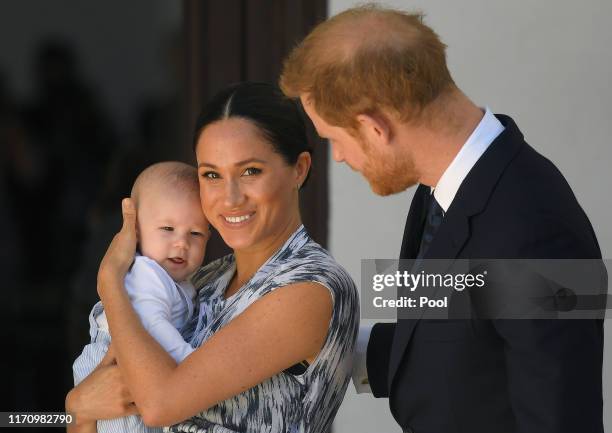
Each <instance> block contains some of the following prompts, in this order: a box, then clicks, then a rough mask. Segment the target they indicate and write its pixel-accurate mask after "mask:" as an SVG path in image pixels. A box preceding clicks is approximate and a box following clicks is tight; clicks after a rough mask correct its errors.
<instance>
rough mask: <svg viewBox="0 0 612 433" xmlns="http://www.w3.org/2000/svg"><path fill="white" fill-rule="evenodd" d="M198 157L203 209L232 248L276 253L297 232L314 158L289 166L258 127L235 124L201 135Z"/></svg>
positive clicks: (220, 123)
mask: <svg viewBox="0 0 612 433" xmlns="http://www.w3.org/2000/svg"><path fill="white" fill-rule="evenodd" d="M196 156H197V161H198V175H199V179H200V199H201V201H202V209H203V210H204V214H205V215H206V216H207V218H208V219H209V221H210V223H211V224H212V225H213V226H214V227H215V228H216V229H217V230H218V231H219V233H220V234H221V237H222V238H223V240H224V241H225V243H226V244H227V245H228V246H229V247H230V248H232V249H234V250H247V249H253V248H257V249H261V248H266V247H270V248H272V247H274V246H275V245H276V244H277V243H278V242H279V241H281V240H283V239H284V236H286V234H285V233H286V232H287V231H289V230H291V231H292V230H295V228H296V227H295V226H296V225H297V224H298V223H299V222H300V216H299V203H298V191H297V187H298V185H301V183H302V182H303V181H304V178H305V176H306V173H307V172H308V168H309V167H310V155H308V154H307V153H303V154H302V155H300V158H299V159H298V162H297V163H296V165H295V166H292V165H289V164H287V162H286V161H285V160H284V159H283V157H282V156H281V155H280V154H278V153H276V152H274V150H273V148H272V144H271V143H270V142H269V141H267V140H266V139H265V138H264V137H263V134H262V132H261V131H260V130H259V129H258V127H257V126H255V124H254V123H252V122H251V121H249V120H246V119H242V118H230V119H225V120H220V121H217V122H214V123H211V124H209V125H208V126H207V127H206V128H205V129H204V130H203V131H202V133H201V134H200V137H199V139H198V143H197V146H196Z"/></svg>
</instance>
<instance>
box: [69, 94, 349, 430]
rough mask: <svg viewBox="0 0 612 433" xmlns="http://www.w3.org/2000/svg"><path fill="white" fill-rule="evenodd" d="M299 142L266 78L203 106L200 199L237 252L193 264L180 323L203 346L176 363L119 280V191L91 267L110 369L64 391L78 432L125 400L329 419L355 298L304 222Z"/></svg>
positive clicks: (160, 416) (160, 413)
mask: <svg viewBox="0 0 612 433" xmlns="http://www.w3.org/2000/svg"><path fill="white" fill-rule="evenodd" d="M306 143H307V140H306V134H305V129H304V124H303V120H302V118H301V116H300V113H299V111H298V109H297V107H296V105H295V104H294V103H293V102H292V101H290V100H287V99H286V98H284V97H283V96H282V94H281V93H280V91H278V90H277V89H276V88H274V87H273V86H270V85H267V84H257V83H242V84H238V85H235V86H232V87H230V88H229V89H227V90H225V91H223V92H221V93H220V94H219V95H217V96H216V97H215V98H214V99H213V101H212V102H211V103H210V104H209V105H208V106H207V108H206V109H205V110H204V112H203V113H202V115H201V117H200V119H199V122H198V127H197V133H196V140H195V151H196V156H197V162H198V172H199V175H200V196H201V200H202V206H203V209H204V213H205V214H206V216H207V218H208V219H209V221H210V222H211V224H212V225H213V226H214V227H215V228H216V229H217V230H218V231H219V233H220V234H221V236H222V237H223V240H224V241H225V242H226V243H227V244H228V245H229V246H230V247H231V248H232V249H233V250H234V253H233V254H231V255H229V256H227V257H224V258H222V259H220V260H218V261H216V262H213V263H211V264H209V265H208V266H206V267H204V268H202V269H201V270H200V271H199V272H197V273H196V275H195V277H194V283H195V285H196V287H197V288H199V289H200V291H199V295H198V301H199V306H200V308H199V314H198V315H197V317H195V318H194V320H193V322H192V323H191V326H190V327H189V329H187V330H186V331H185V334H186V336H187V337H188V338H189V341H190V343H191V344H192V345H193V346H194V347H199V349H198V350H196V351H195V352H194V353H193V354H192V355H190V356H189V357H188V358H187V359H186V360H185V361H184V362H183V363H181V364H180V365H176V363H175V362H174V361H173V360H172V358H170V356H169V355H168V354H167V353H166V352H164V351H163V350H162V349H161V347H160V346H159V345H158V344H157V343H156V342H155V340H153V339H152V338H151V337H150V336H149V335H148V334H147V333H146V331H145V330H144V329H143V328H142V326H141V324H140V322H139V320H138V318H137V316H136V315H135V313H134V311H133V309H132V307H131V305H130V302H129V299H128V297H127V295H126V293H125V289H124V287H123V277H124V275H125V273H126V272H127V270H128V268H129V266H130V263H131V261H132V259H133V254H134V250H135V247H136V245H135V243H136V241H135V230H134V219H135V215H134V211H133V207H132V206H131V203H129V200H125V201H124V225H123V228H122V229H121V232H119V234H118V235H117V236H116V237H115V239H114V240H113V242H112V243H111V245H110V247H109V250H108V252H107V253H106V256H105V257H104V259H103V261H102V264H101V265H100V270H99V275H98V292H99V295H100V298H101V300H102V302H103V304H104V307H105V310H106V314H107V320H108V322H109V327H110V331H111V334H112V338H113V352H114V356H115V357H116V360H117V364H118V365H119V366H120V368H118V367H117V366H115V365H112V364H110V363H109V362H104V363H103V364H104V365H101V366H100V367H99V368H98V369H97V370H96V371H95V372H94V373H93V374H92V375H91V376H89V377H88V378H87V379H86V380H84V381H83V382H81V384H79V386H78V387H76V388H75V389H73V390H72V391H71V392H70V393H69V394H68V396H67V399H66V405H67V410H68V411H70V412H73V413H74V414H75V415H76V419H77V422H78V423H79V425H78V426H76V429H75V431H81V430H82V431H87V429H92V428H93V429H95V420H96V419H101V418H113V417H119V416H124V415H128V414H131V413H140V415H141V416H142V417H143V419H144V421H145V423H146V424H148V425H173V424H174V426H173V427H172V428H171V431H176V432H179V431H200V432H207V433H208V432H223V433H229V432H262V431H266V432H271V433H275V432H317V433H319V432H324V431H327V430H328V429H329V427H330V425H331V422H332V420H333V418H334V416H335V414H336V411H337V409H338V407H339V405H340V403H341V401H342V398H343V396H344V392H345V390H346V386H347V383H348V380H349V375H350V364H351V363H350V358H351V354H352V350H353V345H354V341H355V337H356V331H357V324H358V308H359V306H358V297H357V293H356V289H355V286H354V283H353V281H352V280H351V278H350V276H349V275H348V274H347V273H346V271H344V270H343V269H342V268H341V267H340V266H339V265H338V264H337V263H336V262H335V261H334V260H333V258H332V257H331V256H330V255H329V254H328V253H327V252H326V251H325V250H323V249H322V248H321V247H320V246H319V245H318V244H316V243H315V242H314V241H312V239H310V237H309V236H308V234H307V233H306V231H305V230H304V227H303V226H302V223H301V219H300V213H299V189H300V187H301V185H302V184H303V183H304V181H305V180H306V178H307V176H308V171H309V169H310V162H311V159H310V153H309V151H308V148H307V144H306ZM136 407H137V408H138V409H137V410H136ZM183 420H187V421H184V422H183ZM194 427H195V428H194ZM196 429H199V430H196Z"/></svg>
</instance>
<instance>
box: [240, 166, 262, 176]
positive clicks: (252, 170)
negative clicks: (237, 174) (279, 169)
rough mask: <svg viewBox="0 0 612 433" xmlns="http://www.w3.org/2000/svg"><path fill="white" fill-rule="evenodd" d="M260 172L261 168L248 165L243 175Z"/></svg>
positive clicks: (252, 174) (253, 174)
mask: <svg viewBox="0 0 612 433" xmlns="http://www.w3.org/2000/svg"><path fill="white" fill-rule="evenodd" d="M259 173H261V169H260V168H255V167H249V168H247V169H246V170H244V173H243V175H245V176H255V175H257V174H259Z"/></svg>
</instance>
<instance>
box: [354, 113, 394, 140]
mask: <svg viewBox="0 0 612 433" xmlns="http://www.w3.org/2000/svg"><path fill="white" fill-rule="evenodd" d="M357 121H358V122H359V129H360V130H361V133H362V134H363V135H365V137H366V139H367V140H368V142H375V143H378V144H381V145H388V144H389V143H390V142H391V140H392V139H393V125H392V124H391V121H390V119H389V118H388V117H387V116H386V115H384V114H382V113H373V114H358V115H357Z"/></svg>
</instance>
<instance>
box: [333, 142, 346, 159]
mask: <svg viewBox="0 0 612 433" xmlns="http://www.w3.org/2000/svg"><path fill="white" fill-rule="evenodd" d="M331 146H332V158H334V161H336V162H342V161H344V154H343V153H342V151H341V150H340V146H338V145H337V144H332V145H331Z"/></svg>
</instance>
